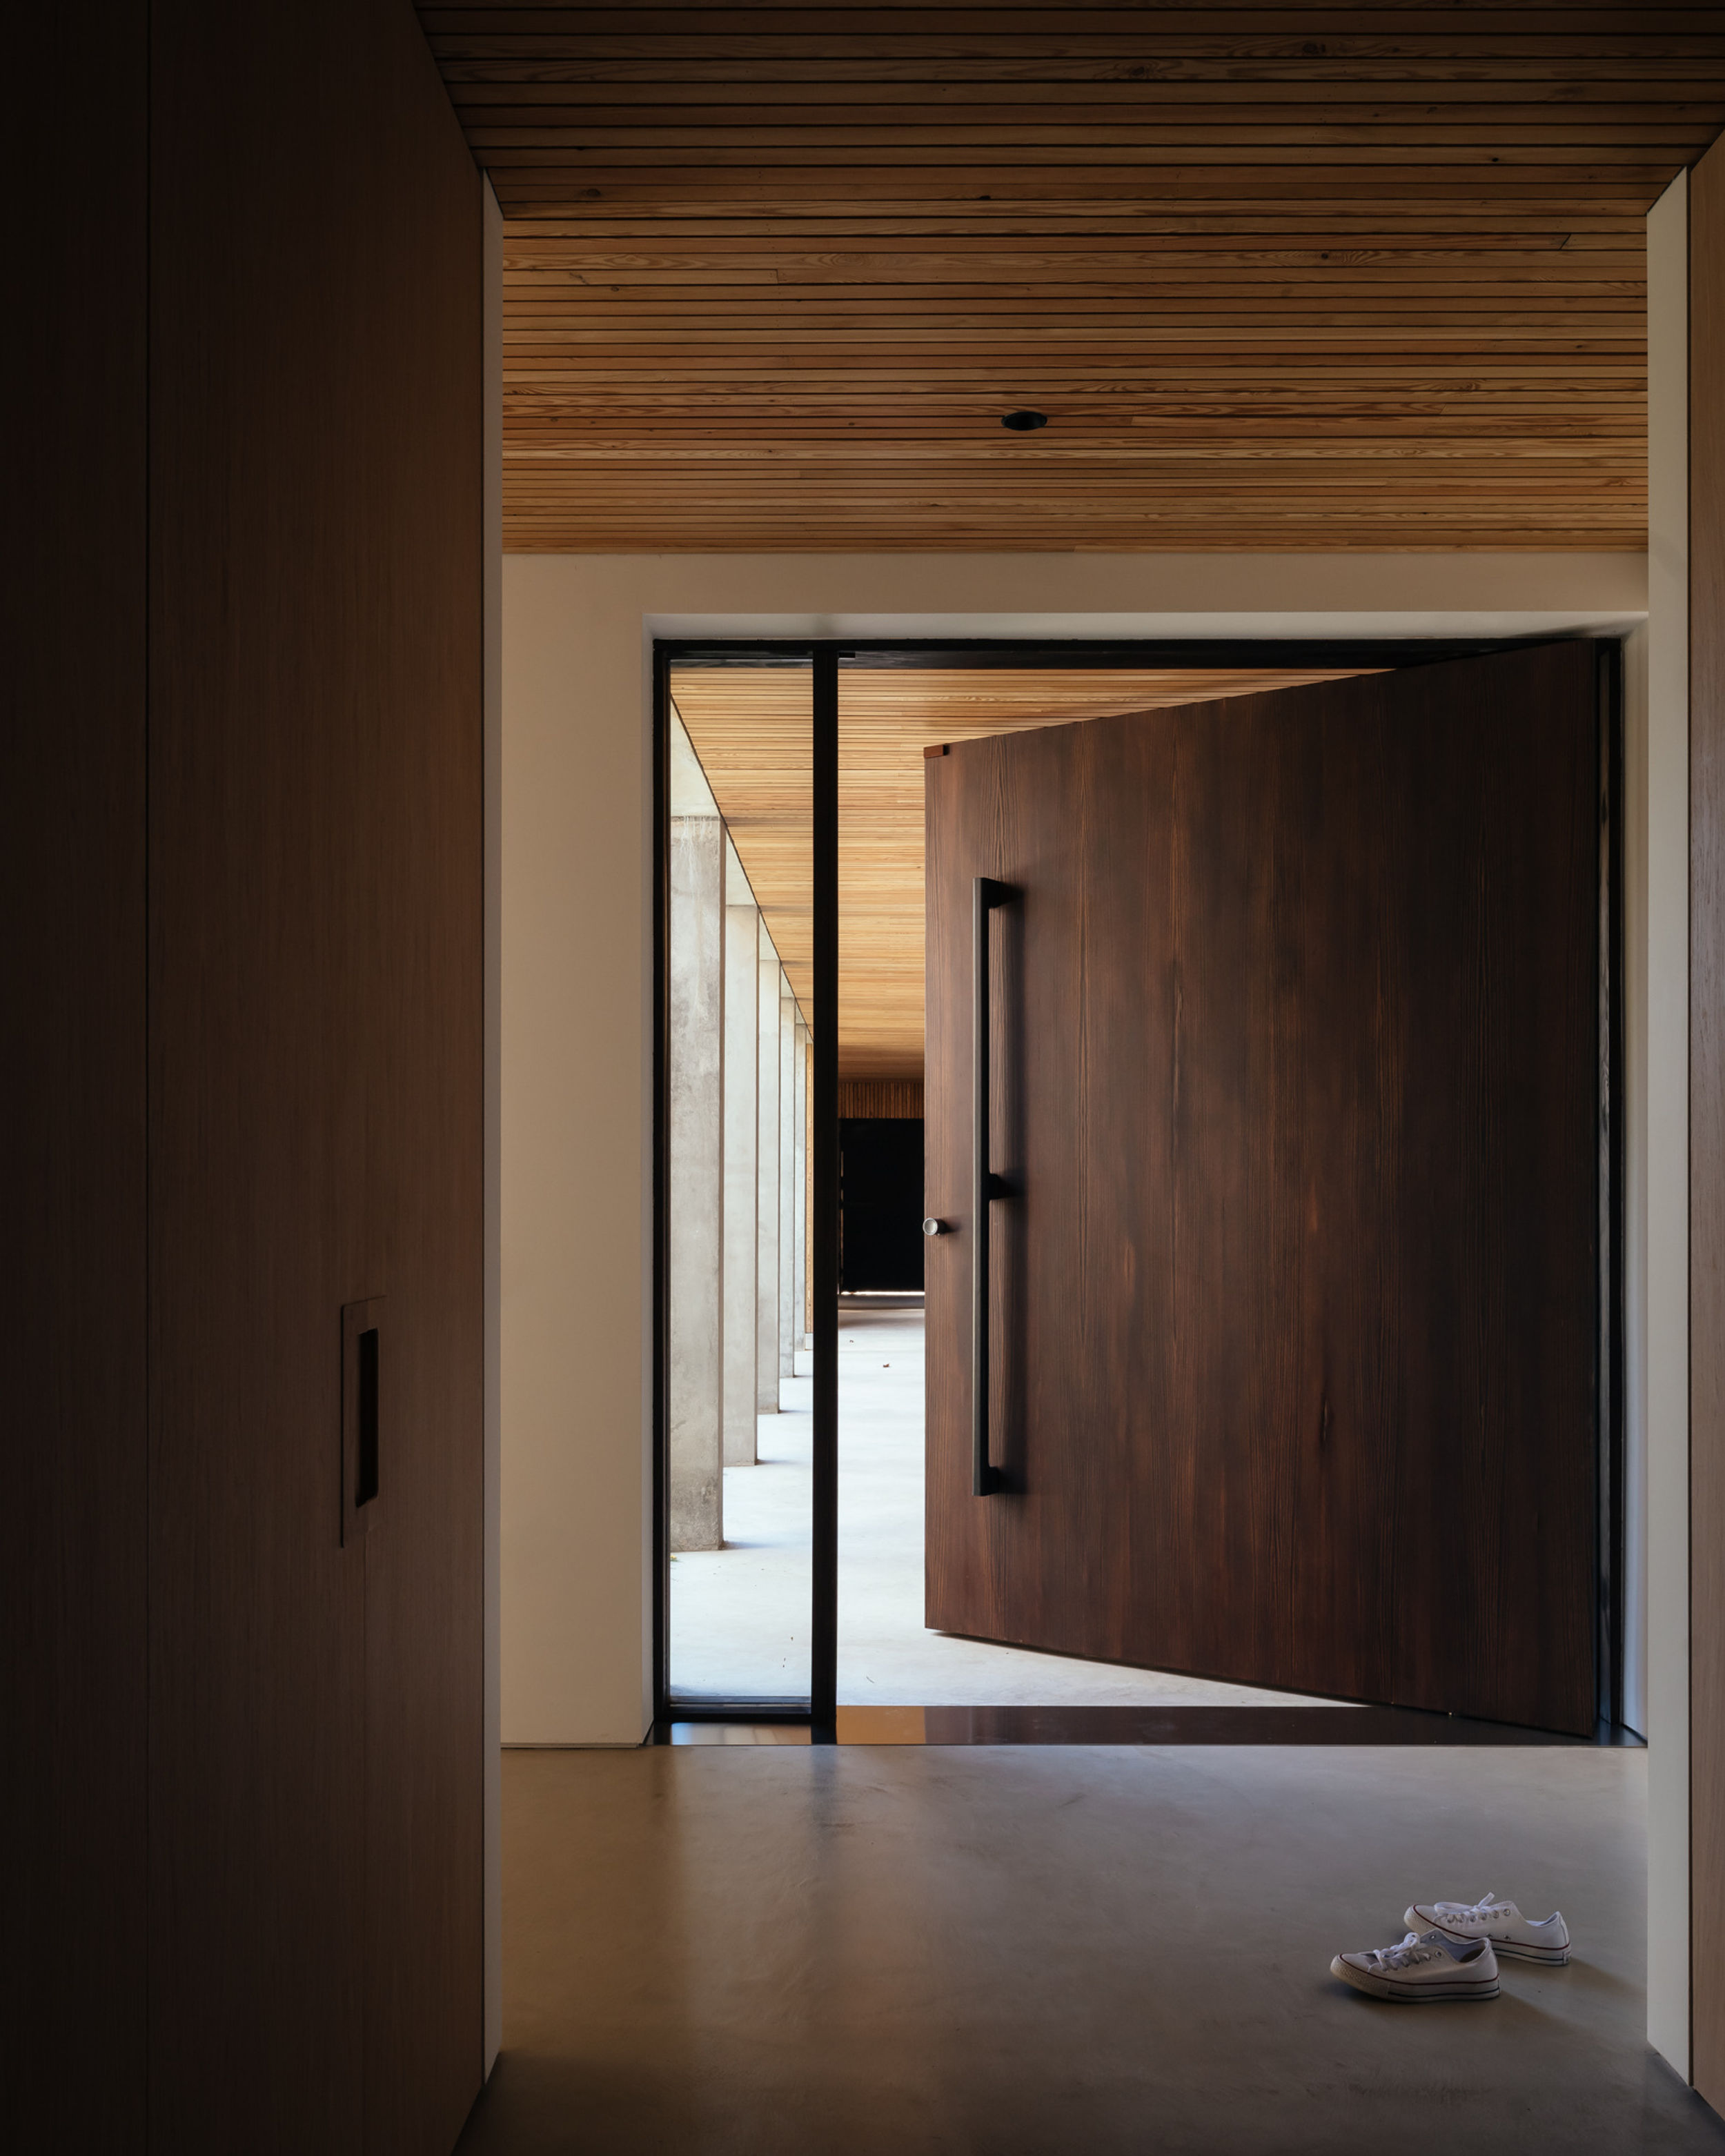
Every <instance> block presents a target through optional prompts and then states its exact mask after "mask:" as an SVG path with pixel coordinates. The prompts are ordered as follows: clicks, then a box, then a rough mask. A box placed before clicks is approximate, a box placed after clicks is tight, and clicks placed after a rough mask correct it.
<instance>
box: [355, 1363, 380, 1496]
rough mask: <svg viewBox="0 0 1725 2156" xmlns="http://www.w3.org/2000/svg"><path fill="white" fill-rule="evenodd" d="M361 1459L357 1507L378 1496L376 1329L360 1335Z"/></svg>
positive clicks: (356, 1484) (359, 1448) (357, 1487)
mask: <svg viewBox="0 0 1725 2156" xmlns="http://www.w3.org/2000/svg"><path fill="white" fill-rule="evenodd" d="M358 1450H359V1459H358V1461H357V1473H356V1476H355V1477H354V1486H353V1501H354V1504H355V1506H356V1507H358V1506H360V1505H369V1504H370V1503H371V1501H372V1498H373V1497H375V1496H377V1327H376V1326H375V1325H373V1326H371V1327H368V1328H367V1330H366V1331H365V1332H362V1333H361V1334H360V1336H359V1447H358Z"/></svg>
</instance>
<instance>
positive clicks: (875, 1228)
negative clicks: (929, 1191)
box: [839, 1116, 922, 1295]
mask: <svg viewBox="0 0 1725 2156" xmlns="http://www.w3.org/2000/svg"><path fill="white" fill-rule="evenodd" d="M839 1291H840V1293H841V1294H845V1295H877V1294H882V1293H886V1292H888V1291H896V1292H899V1293H913V1294H918V1295H920V1294H921V1293H922V1117H921V1116H870V1117H867V1118H864V1117H861V1116H844V1117H841V1119H840V1121H839Z"/></svg>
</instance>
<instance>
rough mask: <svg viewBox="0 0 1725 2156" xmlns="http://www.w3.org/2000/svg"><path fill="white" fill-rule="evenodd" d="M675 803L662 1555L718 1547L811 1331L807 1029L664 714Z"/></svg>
mask: <svg viewBox="0 0 1725 2156" xmlns="http://www.w3.org/2000/svg"><path fill="white" fill-rule="evenodd" d="M670 795H671V798H670V1040H669V1043H668V1046H669V1050H670V1057H669V1060H670V1265H669V1281H670V1386H669V1389H670V1399H669V1403H668V1408H669V1419H670V1545H671V1548H673V1549H674V1550H694V1549H715V1548H718V1547H719V1546H720V1544H721V1543H722V1541H723V1539H724V1470H725V1469H726V1467H727V1466H732V1467H738V1466H749V1465H751V1464H752V1463H753V1462H754V1460H756V1458H757V1416H759V1415H761V1414H776V1413H777V1412H778V1407H779V1385H780V1382H781V1380H782V1379H783V1378H788V1377H790V1376H792V1375H793V1374H794V1372H795V1368H796V1359H795V1358H796V1351H797V1350H798V1347H803V1345H804V1344H805V1342H806V1337H807V1313H806V1307H805V1305H806V1289H805V1285H804V1280H805V1267H806V1253H807V1245H808V1232H807V1220H806V1192H807V1187H808V1163H807V1133H806V1123H807V1102H808V1070H807V1065H808V1040H809V1034H808V1029H807V1026H806V1024H804V1022H803V1016H802V1014H801V1013H800V1012H799V1011H798V1008H797V1004H796V999H795V998H794V996H793V993H792V992H791V988H790V983H789V982H788V980H787V978H786V977H785V972H784V968H783V964H782V963H781V962H780V959H779V955H778V949H777V947H775V945H774V943H773V937H772V936H771V934H770V932H768V927H767V922H766V920H765V918H764V916H762V912H761V910H760V908H759V907H758V906H757V904H756V902H755V895H754V892H753V891H752V889H751V888H750V885H749V882H748V878H747V875H746V873H745V871H744V870H743V866H742V860H741V859H740V858H739V856H738V855H737V849H736V846H735V845H734V844H733V843H732V839H731V836H730V834H729V833H728V832H727V831H726V829H725V824H724V819H723V818H722V817H721V814H720V813H719V809H718V805H717V803H716V802H715V800H714V798H713V795H712V792H711V788H709V786H708V785H707V783H706V774H705V773H703V772H702V770H701V765H700V762H699V761H698V760H697V758H696V755H695V752H694V750H693V748H692V747H691V745H690V742H689V738H688V736H687V734H686V733H685V731H684V729H683V726H682V724H681V721H680V720H679V719H678V718H677V717H676V716H675V713H674V714H673V716H672V725H671V788H670Z"/></svg>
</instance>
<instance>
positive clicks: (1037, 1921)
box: [461, 1746, 1725, 2156]
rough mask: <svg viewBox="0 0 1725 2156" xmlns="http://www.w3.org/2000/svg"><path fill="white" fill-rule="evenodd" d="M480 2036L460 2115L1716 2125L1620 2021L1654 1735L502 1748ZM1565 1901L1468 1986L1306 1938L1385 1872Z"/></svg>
mask: <svg viewBox="0 0 1725 2156" xmlns="http://www.w3.org/2000/svg"><path fill="white" fill-rule="evenodd" d="M504 1765H505V1948H504V1951H505V1962H504V1969H505V1979H504V1981H505V2010H504V2012H505V2019H504V2051H503V2056H502V2058H501V2061H500V2062H499V2065H498V2067H497V2070H496V2072H495V2075H494V2076H493V2080H492V2083H491V2087H490V2091H489V2092H488V2093H487V2094H486V2095H485V2097H482V2098H481V2100H480V2104H479V2106H478V2107H476V2109H475V2113H474V2116H473V2119H472V2121H471V2123H470V2126H469V2128H468V2132H467V2134H466V2136H465V2138H464V2140H463V2142H462V2143H461V2147H462V2149H463V2150H464V2152H468V2156H503V2152H508V2156H548V2153H549V2152H552V2151H557V2152H568V2156H575V2152H582V2156H609V2153H610V2152H613V2151H618V2152H638V2151H639V2152H647V2151H652V2152H655V2153H656V2152H661V2151H687V2152H691V2156H695V2153H696V2152H700V2156H705V2152H708V2151H714V2152H720V2151H722V2152H726V2156H729V2152H733V2151H734V2152H737V2156H745V2152H747V2156H780V2152H783V2156H790V2152H793V2151H794V2152H797V2156H809V2153H810V2152H814V2156H873V2152H875V2151H880V2152H882V2156H888V2153H889V2152H900V2151H902V2152H908V2156H923V2152H930V2156H933V2152H952V2156H1016V2152H1019V2151H1024V2152H1026V2156H1068V2152H1074V2153H1075V2156H1076V2152H1085V2156H1091V2152H1095V2156H1113V2152H1116V2151H1119V2152H1122V2156H1126V2152H1132V2156H1152V2152H1162V2151H1168V2152H1175V2151H1178V2152H1188V2151H1213V2150H1221V2151H1229V2152H1232V2151H1236V2150H1237V2151H1240V2152H1242V2156H1245V2152H1252V2156H1281V2152H1294V2151H1299V2152H1310V2156H1319V2152H1324V2156H1328V2152H1334V2151H1342V2150H1353V2149H1363V2148H1373V2149H1377V2148H1383V2149H1400V2148H1440V2149H1444V2150H1450V2149H1455V2150H1464V2149H1465V2150H1467V2151H1470V2152H1481V2156H1485V2152H1497V2151H1499V2150H1512V2149H1513V2150H1538V2151H1542V2152H1568V2151H1574V2152H1578V2156H1579V2152H1582V2151H1586V2152H1589V2156H1593V2152H1615V2151H1627V2150H1636V2151H1640V2150H1648V2151H1671V2152H1676V2151H1702V2150H1707V2151H1720V2150H1725V2125H1722V2124H1721V2123H1720V2122H1719V2121H1718V2120H1717V2119H1716V2118H1715V2117H1714V2116H1713V2114H1712V2112H1709V2111H1708V2110H1707V2108H1706V2107H1704V2106H1703V2105H1702V2103H1701V2102H1699V2101H1698V2100H1697V2098H1695V2097H1692V2096H1691V2095H1690V2094H1689V2093H1688V2092H1686V2090H1685V2089H1684V2088H1683V2087H1681V2084H1680V2083H1679V2082H1677V2080H1676V2077H1675V2076H1673V2075H1671V2073H1670V2072H1669V2071H1667V2070H1666V2068H1665V2067H1664V2066H1662V2065H1661V2064H1660V2063H1659V2062H1658V2061H1656V2060H1655V2059H1654V2058H1653V2057H1652V2056H1651V2055H1650V2054H1649V2052H1648V2051H1647V2050H1646V2047H1645V2042H1644V2040H1643V2026H1644V2019H1645V2007H1644V2000H1643V1995H1642V1983H1643V1967H1644V1960H1645V1948H1644V1936H1643V1924H1644V1918H1643V1910H1644V1905H1645V1829H1644V1818H1645V1767H1646V1756H1645V1753H1640V1752H1633V1751H1608V1750H1593V1749H1589V1748H1574V1749H1565V1750H1561V1751H1556V1752H1552V1751H1544V1752H1536V1751H1522V1750H1519V1749H1500V1750H1492V1751H1477V1752H1476V1751H1466V1750H1457V1751H1435V1750H1430V1749H1414V1750H1399V1751H1390V1750H1386V1751H1369V1750H1365V1749H1356V1748H1345V1749H1337V1748H1327V1749H1322V1750H1320V1749H1316V1748H1313V1749H1307V1748H1298V1747H1277V1748H1269V1747H1265V1748H1255V1747H1253V1748H1220V1749H1205V1748H1178V1749H1175V1748H1163V1749H1158V1748H1142V1749H1136V1748H1055V1747H1049V1748H1039V1747H1034V1746H1023V1747H1017V1748H1003V1749H987V1748H982V1749H968V1748H961V1749H944V1748H936V1747H927V1748H919V1747H904V1748H870V1747H862V1746H856V1747H840V1748H837V1749H809V1748H806V1747H805V1748H793V1747H790V1746H755V1747H740V1748H721V1747H714V1748H691V1749H686V1750H685V1749H670V1748H655V1749H644V1750H641V1751H639V1752H614V1753H601V1752H562V1753H556V1752H543V1753H507V1754H506V1755H505V1761H504ZM1487 1889H1496V1890H1498V1891H1501V1892H1505V1893H1511V1894H1514V1895H1517V1896H1518V1897H1520V1898H1521V1899H1522V1902H1523V1904H1524V1906H1527V1907H1530V1908H1534V1909H1537V1911H1538V1913H1540V1914H1542V1915H1543V1913H1544V1912H1546V1910H1547V1909H1548V1908H1550V1907H1553V1906H1555V1907H1561V1908H1562V1909H1563V1912H1564V1913H1565V1915H1566V1916H1567V1917H1568V1921H1569V1924H1570V1927H1571V1930H1572V1932H1573V1933H1574V1938H1575V1941H1576V1958H1575V1960H1574V1963H1572V1964H1571V1966H1570V1967H1569V1968H1568V1969H1524V1968H1522V1967H1520V1966H1518V1965H1516V1964H1510V1965H1509V1966H1508V1967H1507V1969H1506V1974H1505V1979H1504V1995H1503V1996H1502V1998H1501V1999H1497V2000H1496V2001H1495V2002H1492V2003H1491V2004H1488V2005H1466V2006H1455V2007H1426V2008H1410V2007H1398V2006H1389V2005H1376V2004H1374V2003H1373V2002H1371V2001H1369V2000H1367V1999H1361V1998H1359V1997H1358V1996H1357V1995H1356V1994H1353V1993H1352V1992H1349V1991H1347V1990H1345V1989H1343V1987H1342V1986H1340V1985H1339V1984H1336V1983H1335V1982H1334V1981H1333V1979H1332V1978H1331V1977H1330V1975H1329V1974H1328V1965H1329V1960H1330V1957H1331V1955H1332V1953H1335V1952H1336V1951H1337V1949H1338V1948H1351V1947H1357V1946H1365V1945H1372V1944H1376V1943H1381V1942H1382V1941H1384V1940H1385V1939H1388V1938H1394V1937H1397V1936H1399V1932H1400V1923H1399V1918H1400V1916H1401V1912H1402V1909H1403V1907H1404V1905H1405V1904H1406V1902H1408V1901H1409V1900H1411V1899H1414V1898H1416V1897H1417V1898H1420V1899H1425V1898H1427V1897H1432V1896H1439V1895H1445V1896H1457V1895H1466V1896H1469V1897H1473V1896H1476V1895H1478V1894H1481V1893H1484V1892H1486V1890H1487Z"/></svg>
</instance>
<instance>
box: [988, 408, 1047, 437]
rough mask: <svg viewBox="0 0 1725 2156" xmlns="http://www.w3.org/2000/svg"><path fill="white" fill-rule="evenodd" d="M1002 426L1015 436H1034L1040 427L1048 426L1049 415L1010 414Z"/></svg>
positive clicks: (1006, 415) (1042, 413)
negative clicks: (1010, 430)
mask: <svg viewBox="0 0 1725 2156" xmlns="http://www.w3.org/2000/svg"><path fill="white" fill-rule="evenodd" d="M1000 423H1001V425H1002V426H1003V427H1009V428H1010V429H1012V431H1013V433H1014V434H1034V433H1035V431H1036V429H1038V428H1039V427H1045V426H1046V425H1047V424H1048V414H1047V413H1046V412H1009V413H1006V414H1005V415H1004V417H1003V418H1002V419H1001V422H1000Z"/></svg>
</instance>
